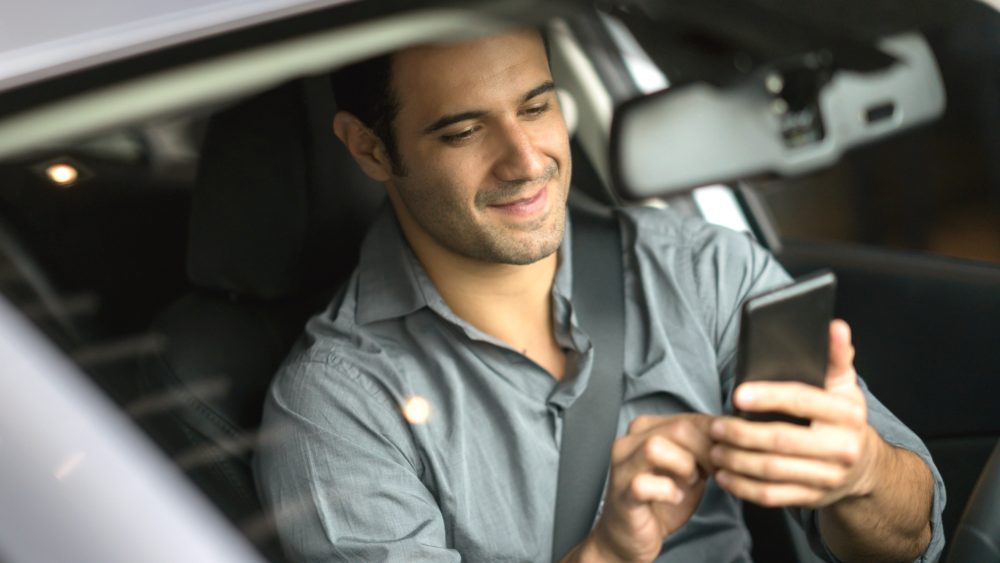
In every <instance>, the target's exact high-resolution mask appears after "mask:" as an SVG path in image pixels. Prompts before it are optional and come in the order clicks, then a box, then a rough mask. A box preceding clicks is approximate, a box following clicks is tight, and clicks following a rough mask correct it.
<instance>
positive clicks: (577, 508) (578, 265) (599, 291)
mask: <svg viewBox="0 0 1000 563" xmlns="http://www.w3.org/2000/svg"><path fill="white" fill-rule="evenodd" d="M621 240H622V239H621V231H620V229H619V226H618V220H617V218H616V217H615V216H614V215H613V214H612V215H611V216H609V217H601V216H599V215H596V214H593V213H588V212H585V211H577V210H575V211H574V213H573V216H572V245H573V257H572V260H573V310H574V312H575V314H576V317H577V321H578V322H579V324H580V326H581V327H582V328H583V330H584V331H585V332H586V333H587V334H588V335H589V336H590V341H591V344H592V345H593V347H594V363H593V366H592V369H591V373H590V381H589V382H588V383H587V388H586V389H585V390H584V392H583V394H582V395H580V396H579V397H577V399H576V400H575V401H574V402H573V404H572V405H571V406H570V407H569V408H568V409H567V410H566V412H565V414H564V417H563V431H562V442H561V445H560V448H559V481H558V484H557V487H556V510H555V525H554V530H553V541H552V559H553V561H558V560H559V559H561V558H562V557H563V556H564V555H565V554H566V553H568V552H569V550H571V549H572V548H573V547H574V546H575V545H576V544H578V543H580V542H581V541H582V540H583V539H584V538H585V537H586V536H587V534H589V533H590V528H591V526H592V525H593V522H594V517H595V516H596V514H597V509H598V506H599V505H600V501H601V495H602V493H603V490H604V482H605V480H606V478H607V474H608V467H609V465H610V459H611V444H612V442H614V439H615V434H616V431H617V427H618V411H619V410H620V408H621V402H622V393H623V388H624V363H625V282H624V280H623V277H624V276H623V271H624V270H623V266H622V244H621Z"/></svg>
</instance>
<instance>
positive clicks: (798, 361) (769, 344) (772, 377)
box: [736, 270, 837, 425]
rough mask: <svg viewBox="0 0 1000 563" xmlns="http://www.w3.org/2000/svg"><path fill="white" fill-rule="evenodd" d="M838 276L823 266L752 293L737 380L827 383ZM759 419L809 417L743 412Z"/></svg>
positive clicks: (742, 325)
mask: <svg viewBox="0 0 1000 563" xmlns="http://www.w3.org/2000/svg"><path fill="white" fill-rule="evenodd" d="M836 286H837V278H836V276H834V274H833V272H831V271H829V270H822V271H819V272H816V273H813V274H809V275H807V276H804V277H801V278H799V279H797V280H795V281H794V282H793V283H791V284H789V285H786V286H783V287H779V288H777V289H774V290H771V291H768V292H765V293H762V294H760V295H756V296H754V297H751V298H750V299H748V300H747V301H746V302H745V303H744V304H743V316H742V318H741V321H740V340H739V348H738V350H737V355H736V385H739V384H741V383H743V382H746V381H759V380H766V381H801V382H803V383H808V384H809V385H815V386H817V387H823V385H824V381H825V378H826V365H827V359H828V354H829V347H830V321H831V320H833V302H834V293H835V290H836ZM737 415H739V416H742V417H744V418H746V419H748V420H754V421H759V422H774V421H782V422H792V423H795V424H802V425H808V424H809V421H808V420H806V419H802V418H797V417H793V416H790V415H786V414H782V413H757V412H753V413H750V412H740V411H739V410H737Z"/></svg>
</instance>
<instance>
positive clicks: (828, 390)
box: [711, 321, 887, 507]
mask: <svg viewBox="0 0 1000 563" xmlns="http://www.w3.org/2000/svg"><path fill="white" fill-rule="evenodd" d="M829 358H830V359H829V365H828V366H827V372H826V387H825V389H820V388H817V387H813V386H811V385H806V384H804V383H794V382H754V383H746V384H743V385H741V386H740V387H739V388H737V389H736V391H735V394H734V397H733V401H734V403H735V405H736V407H737V408H740V409H742V410H745V411H755V412H781V413H786V414H791V415H794V416H797V417H801V418H806V419H810V420H812V424H811V425H809V426H808V427H803V426H798V425H794V424H787V423H780V422H774V423H761V422H750V421H746V420H742V419H739V418H733V417H725V418H719V419H717V420H716V421H715V422H714V424H713V425H712V427H711V436H712V438H713V439H714V440H715V441H716V442H718V444H717V445H716V446H714V447H713V448H712V450H711V460H712V463H713V464H715V466H716V467H717V468H718V469H719V470H718V472H717V473H716V475H715V478H716V481H718V483H719V485H720V486H722V487H723V488H724V489H726V490H727V491H729V492H730V493H732V494H733V495H735V496H737V497H740V498H742V499H745V500H749V501H753V502H755V503H757V504H761V505H764V506H808V507H822V506H828V505H830V504H833V503H835V502H837V501H839V500H841V499H843V498H845V497H849V496H850V497H855V496H864V495H867V494H869V493H870V492H871V491H872V489H873V488H874V485H875V483H874V479H873V478H872V477H873V475H872V471H873V468H874V467H875V466H876V464H877V459H876V458H877V456H878V455H879V454H880V453H882V452H883V448H884V447H887V445H886V444H885V443H884V442H883V441H882V440H881V438H880V437H879V436H878V435H877V433H876V432H875V430H874V429H872V428H871V426H869V425H868V419H867V408H866V404H865V397H864V394H863V393H862V391H861V388H860V387H859V386H858V377H857V373H856V372H855V370H854V348H853V346H852V345H851V337H850V329H849V328H848V326H847V323H845V322H843V321H834V322H833V323H831V325H830V355H829Z"/></svg>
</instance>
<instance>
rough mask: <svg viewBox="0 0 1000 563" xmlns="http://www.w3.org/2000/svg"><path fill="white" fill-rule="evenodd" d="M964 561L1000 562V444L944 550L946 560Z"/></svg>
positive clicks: (953, 561)
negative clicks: (948, 545)
mask: <svg viewBox="0 0 1000 563" xmlns="http://www.w3.org/2000/svg"><path fill="white" fill-rule="evenodd" d="M966 562H969V563H972V562H975V563H998V562H1000V443H998V444H997V446H996V448H995V449H994V450H993V455H991V456H990V459H989V461H988V462H986V467H985V468H984V469H983V473H982V475H980V477H979V482H978V483H976V488H975V490H973V491H972V496H971V497H970V498H969V504H968V505H966V507H965V512H964V513H963V514H962V520H961V521H959V523H958V529H957V530H956V531H955V537H954V539H952V543H951V550H950V551H949V552H948V563H966Z"/></svg>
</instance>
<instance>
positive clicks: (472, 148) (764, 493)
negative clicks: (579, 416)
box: [258, 31, 944, 562]
mask: <svg viewBox="0 0 1000 563" xmlns="http://www.w3.org/2000/svg"><path fill="white" fill-rule="evenodd" d="M380 65H381V66H380ZM335 89H337V90H338V95H339V97H338V105H339V106H340V108H341V109H342V110H345V111H341V112H340V113H338V114H337V115H336V117H335V119H334V124H333V128H334V132H335V133H336V135H337V136H338V137H339V138H340V139H341V140H342V141H343V142H344V144H345V145H346V146H347V148H348V150H349V151H350V152H351V154H352V155H353V157H354V158H355V160H356V161H357V163H358V165H359V166H361V168H362V169H363V170H364V171H365V172H366V173H367V174H368V175H369V176H371V177H372V178H374V179H376V180H378V181H380V182H382V183H384V184H385V187H386V190H387V193H388V196H389V201H390V203H391V211H392V212H391V213H389V212H386V213H385V214H384V215H383V216H382V217H381V218H380V219H379V220H378V221H377V222H376V224H375V225H374V226H373V228H372V230H371V232H370V233H369V236H368V238H367V240H366V241H365V244H364V246H363V248H362V254H361V259H360V263H359V266H358V269H357V270H356V272H355V273H354V275H353V276H352V278H351V280H350V281H349V283H348V284H347V286H346V288H345V289H344V290H343V291H342V292H341V294H340V295H339V296H338V297H337V298H336V299H335V300H334V302H333V303H332V304H331V306H330V308H329V309H328V310H327V311H325V312H324V313H322V314H320V315H319V316H317V317H315V318H313V319H312V320H311V321H310V323H309V325H308V326H307V329H306V336H305V338H304V340H303V342H302V343H301V345H300V346H299V347H298V348H297V349H296V350H295V351H294V352H293V353H292V355H291V357H290V358H289V360H288V361H287V362H286V364H285V366H284V367H283V369H282V370H281V372H280V373H279V375H278V377H277V379H276V381H275V383H274V385H273V387H272V390H271V395H270V397H269V400H268V403H267V406H266V409H265V422H264V424H265V425H266V426H268V427H272V428H274V427H279V426H280V427H283V428H284V429H286V430H289V432H288V433H287V434H285V436H286V438H285V439H284V440H282V442H281V443H280V444H278V445H277V446H274V447H270V448H266V449H264V450H263V451H262V452H261V453H260V456H259V458H258V478H259V482H260V488H261V492H262V494H263V496H264V497H265V500H266V501H267V502H268V503H270V504H272V505H273V506H274V507H275V509H276V510H277V511H278V512H279V514H280V513H282V512H283V511H290V510H294V509H298V510H300V511H301V512H302V513H301V514H300V516H299V517H297V518H287V519H282V520H281V521H279V527H280V532H281V535H282V540H283V542H284V544H285V546H286V548H287V549H288V551H289V552H290V553H291V555H292V556H293V559H296V560H300V561H335V560H336V561H372V560H379V561H382V560H399V561H459V560H466V561H500V560H503V561H543V560H546V559H548V558H549V550H550V547H551V540H552V537H551V532H552V524H553V506H554V500H555V490H556V474H557V467H558V452H559V448H558V446H559V438H560V436H561V432H562V427H561V424H562V418H561V413H562V411H563V410H564V409H565V408H566V407H567V406H568V405H570V404H572V402H573V400H574V399H575V398H576V397H577V396H578V395H579V394H580V392H581V391H582V390H583V388H584V387H585V385H586V383H587V380H588V379H589V377H590V371H589V370H590V366H591V363H592V359H593V358H592V348H591V346H590V342H589V340H588V337H587V335H586V334H585V333H584V332H583V331H582V330H581V329H580V327H579V326H577V325H576V322H575V318H574V316H573V314H572V310H573V303H572V295H570V288H571V280H570V276H571V268H570V264H571V261H572V259H573V257H572V252H571V251H570V248H571V246H570V245H569V244H568V242H569V241H568V238H569V237H568V230H567V229H566V223H567V213H566V200H567V194H568V191H569V186H570V168H571V163H570V151H569V141H568V138H567V132H566V127H565V124H564V121H563V118H562V115H561V113H560V109H559V105H558V101H557V99H556V95H555V92H554V89H553V84H552V78H551V75H550V71H549V67H548V61H547V57H546V53H545V47H544V44H543V42H542V39H541V37H540V36H539V34H538V33H537V32H534V31H517V32H510V33H504V34H500V35H496V36H492V37H488V38H483V39H478V40H475V41H469V42H465V43H461V44H457V45H445V46H421V47H416V48H411V49H406V50H403V51H400V52H397V53H394V54H393V55H391V56H390V57H387V58H385V59H382V60H381V61H375V62H373V63H370V64H367V65H361V66H358V67H354V68H352V69H348V70H346V71H344V72H343V73H341V74H340V76H339V80H338V83H337V84H335ZM620 221H621V225H622V227H623V234H624V239H625V247H626V248H625V252H626V259H625V264H626V267H625V276H626V278H625V287H626V341H627V342H628V347H627V350H626V358H625V366H624V369H625V374H626V375H625V377H626V385H625V397H624V402H623V406H622V409H621V413H620V418H619V435H620V437H619V438H618V439H617V440H616V442H615V444H614V446H613V451H612V452H611V464H612V465H611V471H610V478H609V481H608V486H607V491H606V495H605V501H604V503H603V506H602V510H601V512H600V515H599V517H598V518H597V520H596V524H595V526H594V528H593V531H592V532H591V534H590V535H589V536H588V537H587V538H586V539H585V540H584V541H582V542H581V544H580V545H579V546H577V548H576V549H574V550H573V551H572V552H571V553H570V554H569V555H567V557H566V558H565V560H566V561H580V562H583V561H653V560H664V561H666V560H677V561H713V562H716V561H744V560H748V559H749V545H750V542H749V537H748V534H747V533H746V531H745V529H744V527H743V526H742V523H741V521H740V501H739V500H738V499H744V500H749V501H753V502H758V503H761V504H765V505H770V506H788V507H796V508H795V511H796V514H797V516H798V517H799V519H800V521H801V522H802V524H803V526H804V527H805V529H806V531H807V533H808V534H809V535H810V538H811V539H812V541H813V542H814V548H815V549H816V550H817V551H818V552H820V553H822V554H824V556H826V557H830V558H833V557H834V556H835V557H837V558H839V559H841V560H845V561H849V560H863V561H876V560H912V559H915V558H920V557H923V558H928V559H933V558H935V557H936V554H938V553H939V552H940V549H941V546H942V543H943V540H942V537H941V529H940V528H941V520H940V512H941V509H942V507H943V503H944V490H943V486H942V483H941V479H940V476H939V475H938V474H937V471H936V469H934V468H933V465H932V463H931V461H930V456H929V454H928V453H927V451H926V449H925V448H924V447H923V445H922V444H921V443H920V441H919V439H917V438H916V437H915V436H914V435H913V434H912V433H911V432H910V431H909V430H907V429H906V428H905V427H904V426H903V425H902V424H901V423H899V421H898V420H896V419H895V418H894V417H893V416H892V415H891V414H890V413H889V412H888V411H887V410H886V409H885V408H884V407H883V406H882V405H881V404H879V403H878V402H877V401H876V400H875V399H874V398H873V397H872V396H871V395H870V394H868V392H867V391H866V390H865V388H864V387H862V386H859V380H858V378H857V376H856V374H855V372H854V369H853V366H852V359H853V348H852V346H851V341H850V335H849V331H848V329H847V326H846V324H844V323H843V322H837V323H834V324H833V325H832V326H831V331H830V364H829V369H828V374H827V384H826V388H825V389H816V388H810V387H807V386H804V385H798V384H793V383H754V384H748V385H745V386H742V387H741V388H740V389H738V390H737V392H736V393H733V392H732V385H733V384H732V376H731V373H732V370H731V367H732V362H733V357H734V352H735V346H736V344H735V343H736V337H737V335H736V331H737V329H738V324H739V323H738V319H739V310H740V304H741V303H742V301H743V300H744V299H745V298H746V297H747V296H749V295H751V294H753V293H757V292H759V291H761V290H763V289H766V288H769V287H773V286H775V285H778V284H781V283H784V282H786V281H787V279H788V278H787V275H786V274H785V273H784V272H783V271H782V270H781V268H780V266H778V265H777V264H776V263H775V261H774V260H773V258H772V257H771V256H770V255H768V254H767V253H766V252H765V251H763V250H762V249H760V248H759V247H757V246H756V245H754V244H753V243H752V241H750V240H749V239H748V238H747V237H744V236H742V235H739V234H736V233H733V232H730V231H725V230H723V229H718V228H714V227H711V226H708V225H706V224H704V223H702V222H698V221H694V220H683V219H680V218H678V217H677V216H675V215H674V214H672V213H670V212H668V211H656V210H628V211H623V212H622V213H621V215H620ZM731 402H732V403H735V405H736V406H738V407H739V408H742V409H745V410H751V411H752V410H759V411H782V412H786V413H789V414H792V415H795V416H799V417H805V418H809V419H812V420H813V423H812V425H811V426H809V427H796V426H793V425H785V424H773V425H768V424H760V423H752V422H747V421H744V420H741V419H737V418H733V417H729V416H722V415H723V414H724V413H726V412H729V411H731V409H732V404H731Z"/></svg>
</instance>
